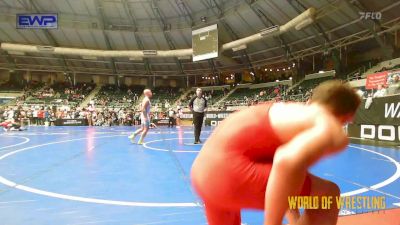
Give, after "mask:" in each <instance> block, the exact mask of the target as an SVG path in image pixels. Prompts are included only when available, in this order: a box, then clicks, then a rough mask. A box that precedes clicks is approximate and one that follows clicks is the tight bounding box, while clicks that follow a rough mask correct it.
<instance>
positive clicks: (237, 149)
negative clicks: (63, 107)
mask: <svg viewBox="0 0 400 225" xmlns="http://www.w3.org/2000/svg"><path fill="white" fill-rule="evenodd" d="M270 106H271V104H261V105H257V106H253V107H251V108H248V109H245V110H242V111H239V112H236V113H234V114H233V115H231V116H230V117H228V118H227V119H226V120H224V121H223V122H222V123H221V124H220V125H219V126H218V127H217V128H216V130H215V131H214V132H213V135H211V137H210V138H209V139H208V140H207V142H206V143H205V144H204V146H203V148H202V150H201V152H200V154H199V156H198V157H197V159H196V160H195V162H194V164H193V167H192V178H193V185H194V187H195V189H196V191H197V192H198V193H199V195H200V196H201V197H202V198H203V199H204V200H205V202H206V204H209V205H208V206H206V213H207V216H211V217H214V216H213V215H210V214H212V213H213V212H212V209H213V208H214V207H213V206H215V207H216V208H227V210H232V209H234V210H236V211H237V216H238V218H239V219H240V209H241V208H255V209H264V198H265V189H266V186H267V182H268V177H269V173H270V171H271V168H272V160H273V157H274V154H275V151H276V149H277V148H278V147H279V146H280V145H281V144H282V143H281V141H280V140H279V138H278V137H277V136H276V134H275V133H274V130H273V129H272V127H271V126H270V122H269V116H268V112H269V108H270ZM238 124H240V126H238ZM221 162H225V163H221ZM216 173H217V174H220V176H213V175H215V174H216ZM309 191H310V180H309V179H308V178H307V179H306V181H305V183H304V185H303V190H302V194H303V195H309ZM208 209H210V210H208ZM215 217H218V218H215V219H216V220H217V221H219V220H221V221H224V220H225V219H224V218H223V217H221V216H220V215H219V214H218V213H217V214H216V215H215ZM214 224H218V222H216V223H214ZM220 224H221V223H220ZM212 225H213V224H212Z"/></svg>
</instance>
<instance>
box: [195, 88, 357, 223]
mask: <svg viewBox="0 0 400 225" xmlns="http://www.w3.org/2000/svg"><path fill="white" fill-rule="evenodd" d="M359 104H360V99H359V97H358V95H357V94H356V93H355V91H354V90H353V89H352V88H351V87H350V86H348V85H345V84H342V83H341V82H340V81H328V82H326V83H324V84H321V85H320V86H319V87H317V88H316V89H315V90H314V94H313V97H312V103H311V104H310V105H302V104H286V103H277V104H276V105H275V104H272V103H270V104H262V105H257V106H254V107H250V108H247V109H244V110H241V111H239V112H235V113H233V114H232V115H230V116H229V117H228V118H226V119H225V120H224V121H223V122H222V123H221V124H220V125H218V127H217V128H216V129H215V130H214V131H213V133H212V134H211V136H210V137H209V139H208V140H207V141H206V143H205V144H204V146H203V148H202V150H201V151H200V153H199V155H198V156H197V158H196V160H195V161H194V163H193V166H192V171H191V178H192V183H193V186H194V189H195V190H196V192H197V193H198V194H199V196H200V197H201V198H202V200H203V201H204V205H205V212H206V216H207V220H208V224H209V225H240V224H241V218H240V210H241V209H244V208H250V209H264V208H265V214H264V215H265V221H264V224H265V225H278V224H281V222H282V218H283V216H284V214H285V213H287V214H286V215H287V216H288V219H289V222H290V224H296V225H297V224H301V225H304V224H324V225H333V224H336V221H337V214H338V210H337V209H334V208H332V209H330V210H325V211H318V210H317V211H315V210H314V211H310V210H305V211H304V213H303V215H302V216H301V219H300V215H299V212H298V210H288V202H287V197H288V196H292V195H307V196H308V195H310V196H327V195H329V196H339V195H340V190H339V188H338V186H337V185H336V184H334V183H333V182H330V181H327V180H324V179H322V178H319V177H317V176H314V175H312V174H309V173H308V169H309V168H310V167H311V166H312V165H313V164H315V163H316V162H318V161H319V160H320V159H322V158H323V157H326V156H329V155H332V154H336V153H338V152H340V151H342V150H344V149H345V147H346V146H347V143H348V138H347V136H346V134H345V132H344V131H343V128H342V125H343V124H345V123H347V122H348V121H351V119H352V117H353V116H354V113H355V111H356V110H357V108H358V106H359ZM270 118H273V121H272V120H271V119H270Z"/></svg>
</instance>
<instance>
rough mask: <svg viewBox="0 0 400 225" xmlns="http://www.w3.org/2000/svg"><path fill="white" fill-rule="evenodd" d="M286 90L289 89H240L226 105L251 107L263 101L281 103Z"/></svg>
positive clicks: (228, 99) (279, 86) (227, 100)
mask: <svg viewBox="0 0 400 225" xmlns="http://www.w3.org/2000/svg"><path fill="white" fill-rule="evenodd" d="M286 89H287V87H286V86H284V85H276V86H273V87H263V88H238V89H236V91H235V92H234V93H232V94H231V95H230V96H228V97H227V98H226V99H225V101H224V104H225V105H238V106H246V105H247V106H250V105H254V104H257V103H258V102H263V101H271V100H273V101H280V100H281V99H282V94H283V93H284V91H285V90H286Z"/></svg>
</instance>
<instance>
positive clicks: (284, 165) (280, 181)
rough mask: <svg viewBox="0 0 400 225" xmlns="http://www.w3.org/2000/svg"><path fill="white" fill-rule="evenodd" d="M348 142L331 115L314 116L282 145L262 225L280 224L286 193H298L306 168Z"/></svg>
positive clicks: (267, 193)
mask: <svg viewBox="0 0 400 225" xmlns="http://www.w3.org/2000/svg"><path fill="white" fill-rule="evenodd" d="M346 144H347V137H346V135H345V134H344V132H343V129H342V128H341V126H340V124H339V123H338V122H337V121H335V119H334V118H333V117H331V116H325V115H320V116H316V117H315V119H314V121H313V124H312V126H311V127H310V128H308V129H306V130H304V131H302V132H300V133H299V134H297V135H296V136H295V137H293V138H292V140H291V141H289V142H287V143H286V144H285V145H283V146H281V147H280V148H279V149H278V150H277V152H276V153H275V156H274V163H273V167H272V170H271V174H270V177H269V181H268V187H267V190H266V196H265V223H264V224H265V225H278V224H279V225H280V224H281V222H282V219H283V216H284V214H285V212H286V211H287V209H288V200H287V198H288V196H291V195H292V196H293V195H298V194H299V193H300V191H301V188H302V186H303V183H304V180H305V176H306V174H307V170H308V168H309V167H310V166H311V165H313V164H314V163H316V162H317V161H318V160H320V159H321V158H322V157H324V156H326V155H329V154H332V153H335V152H337V151H339V150H341V149H343V148H345V146H346Z"/></svg>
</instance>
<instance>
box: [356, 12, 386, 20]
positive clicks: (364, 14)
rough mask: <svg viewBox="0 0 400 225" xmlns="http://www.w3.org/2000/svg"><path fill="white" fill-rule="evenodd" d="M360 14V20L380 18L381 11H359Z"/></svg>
mask: <svg viewBox="0 0 400 225" xmlns="http://www.w3.org/2000/svg"><path fill="white" fill-rule="evenodd" d="M359 14H360V19H362V20H369V19H371V20H380V19H382V13H381V12H359Z"/></svg>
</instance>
